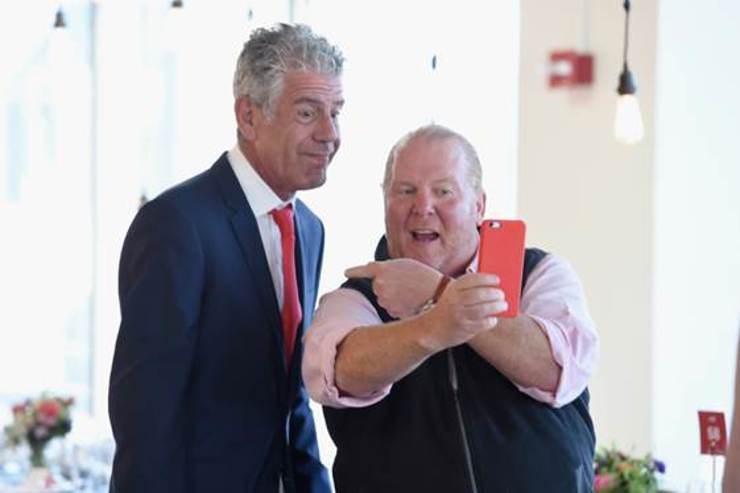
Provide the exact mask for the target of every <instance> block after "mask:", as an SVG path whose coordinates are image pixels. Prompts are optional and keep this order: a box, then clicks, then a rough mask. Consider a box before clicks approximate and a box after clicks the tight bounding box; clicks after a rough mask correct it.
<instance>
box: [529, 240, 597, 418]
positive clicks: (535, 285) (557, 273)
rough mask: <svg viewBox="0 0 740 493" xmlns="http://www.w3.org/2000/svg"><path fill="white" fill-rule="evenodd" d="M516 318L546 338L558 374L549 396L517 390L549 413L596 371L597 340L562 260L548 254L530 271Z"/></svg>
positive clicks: (578, 286)
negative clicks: (530, 323) (524, 318)
mask: <svg viewBox="0 0 740 493" xmlns="http://www.w3.org/2000/svg"><path fill="white" fill-rule="evenodd" d="M522 312H523V313H525V314H527V315H529V316H530V317H532V319H533V320H534V321H535V322H536V323H537V325H539V327H540V329H542V331H543V332H544V334H545V335H546V336H547V338H548V340H549V342H550V347H551V349H552V354H553V357H554V358H555V362H556V363H557V364H558V365H560V367H561V369H562V371H561V374H560V381H559V383H558V387H557V389H556V390H555V392H554V393H553V392H547V391H543V390H541V389H538V388H532V387H530V388H524V387H518V388H519V390H521V391H522V392H524V393H525V394H527V395H529V396H530V397H532V398H534V399H537V400H539V401H541V402H545V403H547V404H550V405H551V406H553V407H561V406H564V405H566V404H568V403H570V402H572V401H573V400H574V399H575V398H576V397H578V396H579V395H580V394H581V392H583V390H584V389H585V388H586V385H587V384H588V380H589V378H590V377H591V375H592V374H593V372H594V370H595V369H596V364H597V361H598V357H599V338H598V335H597V333H596V328H595V327H594V323H593V321H592V320H591V317H590V316H589V314H588V309H587V306H586V297H585V295H584V292H583V287H582V286H581V282H580V280H579V279H578V276H577V275H576V273H575V271H574V270H573V268H572V267H571V266H570V264H569V263H568V262H567V261H565V260H564V259H562V258H560V257H558V256H556V255H552V254H549V255H547V256H546V257H545V258H544V259H542V260H541V261H540V262H539V263H538V264H537V266H536V267H535V268H534V270H532V272H531V274H530V275H529V278H528V280H527V284H526V285H525V288H524V293H523V294H522Z"/></svg>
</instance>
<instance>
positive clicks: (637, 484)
mask: <svg viewBox="0 0 740 493" xmlns="http://www.w3.org/2000/svg"><path fill="white" fill-rule="evenodd" d="M594 472H595V474H596V476H595V477H594V491H599V492H603V493H655V492H657V491H658V478H657V473H660V474H663V473H665V464H664V463H663V462H661V461H659V460H655V459H653V457H652V456H651V455H650V454H648V455H646V456H645V457H642V458H637V457H630V456H628V455H627V454H625V453H623V452H620V451H619V450H617V449H616V448H615V447H612V448H609V449H607V448H602V449H600V450H599V451H598V452H596V457H595V459H594Z"/></svg>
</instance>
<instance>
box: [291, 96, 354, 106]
mask: <svg viewBox="0 0 740 493" xmlns="http://www.w3.org/2000/svg"><path fill="white" fill-rule="evenodd" d="M303 103H308V104H313V105H315V106H323V105H324V101H322V100H321V99H316V98H312V97H310V96H301V97H300V98H298V99H295V100H293V104H303ZM331 105H332V107H339V108H341V107H342V106H344V99H340V100H337V101H333V102H332V103H331Z"/></svg>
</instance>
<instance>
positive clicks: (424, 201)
mask: <svg viewBox="0 0 740 493" xmlns="http://www.w3.org/2000/svg"><path fill="white" fill-rule="evenodd" d="M414 212H415V213H416V214H423V215H426V214H431V213H432V212H434V197H432V194H431V193H429V192H427V191H423V190H420V191H419V192H418V193H417V194H416V197H414Z"/></svg>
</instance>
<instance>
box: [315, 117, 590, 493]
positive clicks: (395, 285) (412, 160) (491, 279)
mask: <svg viewBox="0 0 740 493" xmlns="http://www.w3.org/2000/svg"><path fill="white" fill-rule="evenodd" d="M383 190H384V197H385V216H386V235H385V237H384V238H383V239H382V240H381V242H380V244H379V245H378V249H377V250H376V261H375V262H371V263H369V264H367V265H365V266H362V267H357V268H353V269H349V270H348V272H347V274H348V277H350V278H351V279H350V280H349V281H347V282H346V283H345V284H344V285H343V287H342V288H340V289H338V290H336V291H334V292H331V293H329V294H327V295H325V296H324V297H323V298H322V300H321V302H320V306H319V309H318V312H317V313H316V316H315V318H314V322H313V324H312V326H311V328H310V330H309V331H308V333H307V336H306V346H305V347H306V351H305V355H304V360H303V376H304V380H305V383H306V387H307V388H308V390H309V393H310V395H311V397H312V398H313V399H315V400H316V401H318V402H320V403H321V404H323V405H324V406H325V417H326V421H327V425H328V428H329V432H330V434H331V436H332V439H333V440H334V442H335V444H336V445H337V456H336V460H335V463H334V468H333V473H334V481H335V486H336V488H337V491H338V492H340V493H341V492H344V491H349V492H353V491H383V492H389V493H392V492H402V491H426V492H436V491H439V492H450V491H454V492H458V491H472V492H477V491H481V492H497V491H502V492H504V491H516V492H530V491H531V492H540V491H551V492H560V491H562V492H568V493H570V492H580V491H591V490H592V485H593V450H594V442H595V437H594V431H593V424H592V422H591V419H590V416H589V413H588V400H589V397H588V391H587V390H586V385H587V382H588V379H589V377H590V375H591V373H592V372H593V369H594V366H595V363H596V359H597V357H598V338H597V335H596V332H595V329H594V327H593V323H592V321H591V319H590V317H589V316H588V313H587V310H586V303H585V299H584V295H583V290H582V288H581V285H580V282H579V280H578V278H577V276H576V275H575V273H574V272H573V270H572V269H571V267H570V265H569V264H568V263H567V262H565V261H564V260H563V259H561V258H559V257H557V256H555V255H552V254H547V253H545V252H543V251H542V250H538V249H527V252H526V256H525V266H524V279H525V281H524V283H523V292H522V303H521V313H520V314H519V315H518V316H517V317H515V318H510V319H499V318H497V317H496V314H498V313H501V312H503V311H505V310H506V306H507V305H506V299H505V298H504V294H503V292H502V291H501V290H500V289H499V288H498V282H499V280H498V278H497V277H496V276H495V275H491V274H480V273H476V272H475V270H476V267H477V251H478V231H477V227H478V226H479V225H480V223H481V221H482V219H483V215H484V210H485V193H484V192H483V190H482V187H481V166H480V162H479V160H478V156H477V154H476V152H475V150H474V148H473V147H472V145H471V144H470V143H469V142H468V141H467V140H466V139H465V138H464V137H462V136H461V135H459V134H457V133H455V132H453V131H451V130H449V129H447V128H445V127H441V126H438V125H429V126H425V127H421V128H420V129H418V130H416V131H414V132H411V133H410V134H408V135H406V136H405V137H404V138H402V139H401V140H400V141H399V142H398V143H397V144H396V145H395V146H394V147H393V149H392V150H391V153H390V155H389V158H388V162H387V164H386V172H385V179H384V183H383Z"/></svg>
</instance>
